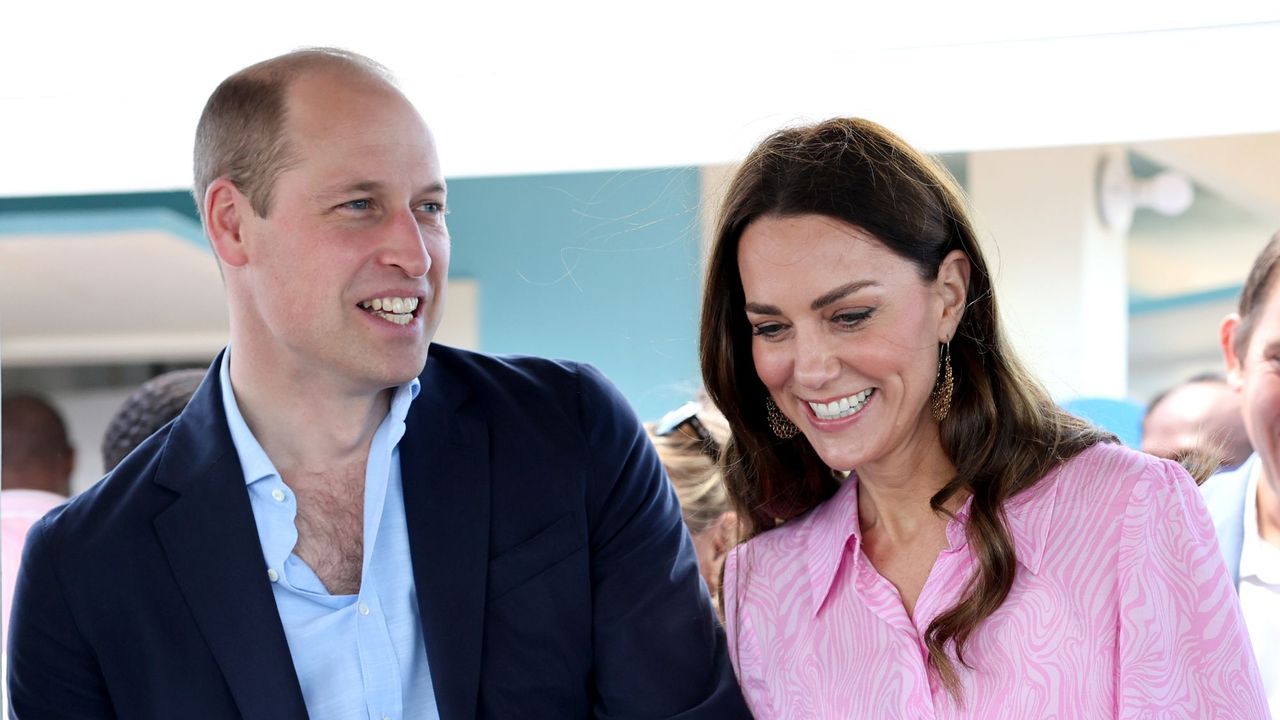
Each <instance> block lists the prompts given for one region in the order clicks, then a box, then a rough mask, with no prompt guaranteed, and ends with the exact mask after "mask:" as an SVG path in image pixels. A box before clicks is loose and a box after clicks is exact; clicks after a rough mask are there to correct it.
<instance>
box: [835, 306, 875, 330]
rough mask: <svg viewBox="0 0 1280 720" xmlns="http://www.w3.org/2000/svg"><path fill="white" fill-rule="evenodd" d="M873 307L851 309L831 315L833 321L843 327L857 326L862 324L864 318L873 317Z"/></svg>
mask: <svg viewBox="0 0 1280 720" xmlns="http://www.w3.org/2000/svg"><path fill="white" fill-rule="evenodd" d="M871 312H872V311H871V308H865V309H862V310H850V311H847V312H842V313H837V314H836V315H833V316H832V317H831V321H832V322H834V323H835V324H837V325H840V326H841V327H850V328H851V327H856V326H857V325H860V324H862V321H863V320H866V319H867V318H869V317H871Z"/></svg>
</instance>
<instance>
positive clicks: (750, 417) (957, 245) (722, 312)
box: [700, 118, 1115, 698]
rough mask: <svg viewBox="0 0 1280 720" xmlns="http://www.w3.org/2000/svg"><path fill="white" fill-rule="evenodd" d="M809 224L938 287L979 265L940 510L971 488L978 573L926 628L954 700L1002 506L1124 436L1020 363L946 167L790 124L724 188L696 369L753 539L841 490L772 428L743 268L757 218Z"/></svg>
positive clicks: (1005, 586)
mask: <svg viewBox="0 0 1280 720" xmlns="http://www.w3.org/2000/svg"><path fill="white" fill-rule="evenodd" d="M800 215H822V216H826V217H830V218H834V219H837V220H840V221H843V222H846V223H849V224H851V225H855V226H857V227H859V228H861V229H863V230H865V231H867V232H869V233H871V234H872V235H874V236H875V237H876V238H878V239H879V240H880V241H881V242H882V243H883V244H884V245H885V247H887V248H888V249H889V250H891V251H892V252H893V253H894V254H896V255H898V256H899V257H901V258H902V259H904V260H906V261H907V262H910V263H911V264H912V265H914V266H915V268H916V270H917V271H918V272H919V276H920V278H921V279H922V280H924V281H932V280H934V279H936V277H937V274H938V268H939V265H940V264H941V262H942V260H943V258H945V257H946V256H947V254H948V253H950V252H951V251H953V250H960V251H961V252H963V253H964V254H965V255H967V256H968V258H969V263H970V267H971V272H970V275H969V284H968V294H967V306H966V309H965V311H964V314H963V316H962V318H961V320H960V324H959V327H958V328H957V332H956V335H955V337H954V338H953V339H952V340H951V345H950V351H951V360H952V363H953V367H954V377H955V389H954V394H953V396H952V400H951V411H950V414H949V415H947V417H946V419H945V420H943V421H942V422H941V424H940V428H939V435H940V438H941V442H942V447H943V450H944V452H945V453H946V455H947V457H948V458H949V459H950V460H951V463H952V464H953V465H954V467H955V468H956V474H955V477H954V478H952V479H951V481H950V482H948V483H947V484H946V485H945V486H944V487H943V488H942V489H941V490H939V491H938V492H937V494H935V495H934V496H933V497H932V498H931V500H930V503H931V505H932V507H933V509H934V510H935V511H937V512H944V513H945V512H946V511H945V510H944V509H943V506H944V503H946V502H947V500H948V499H950V498H951V497H953V496H955V495H956V494H957V493H960V492H962V491H965V492H968V493H971V494H972V496H973V500H972V504H971V506H970V517H969V523H968V530H967V532H968V539H969V544H970V546H971V548H972V551H973V554H974V556H975V557H976V559H977V568H976V569H975V571H974V574H973V576H972V577H971V578H970V580H969V583H968V586H967V588H966V589H965V591H964V594H963V596H962V598H961V600H960V601H959V602H958V603H957V604H956V605H955V606H954V607H952V608H950V609H948V610H947V611H945V612H943V613H942V614H941V615H939V616H938V617H937V618H936V619H935V620H934V621H933V622H932V623H930V625H929V627H928V629H927V630H926V631H925V644H926V647H927V649H928V652H929V659H930V662H931V664H932V666H933V668H934V670H935V671H936V672H937V673H938V675H939V677H940V678H941V680H942V681H943V683H944V684H945V686H946V687H947V688H948V690H949V691H950V692H951V693H952V695H953V696H955V697H957V698H960V684H959V675H958V674H957V671H956V667H955V665H954V664H953V662H952V660H951V658H950V657H949V656H948V654H947V651H946V648H947V647H948V644H949V643H950V644H953V647H954V651H955V657H956V659H957V660H959V662H960V663H961V664H966V663H965V661H964V654H963V651H964V645H965V642H966V641H967V640H968V638H969V636H970V635H971V634H972V633H973V631H974V629H975V628H976V627H977V626H978V625H979V624H980V623H981V622H982V621H983V620H984V619H985V618H987V617H988V616H990V615H991V614H992V613H993V612H994V611H995V610H996V609H997V608H998V607H1000V605H1001V603H1003V602H1004V600H1005V598H1006V597H1007V596H1008V594H1009V588H1010V587H1011V586H1012V584H1013V579H1014V573H1015V569H1016V566H1015V557H1014V547H1013V541H1012V539H1011V536H1010V533H1009V528H1008V527H1007V525H1006V523H1005V519H1004V515H1003V510H1002V508H1003V505H1004V503H1005V502H1006V501H1007V500H1008V499H1009V498H1011V497H1013V496H1014V495H1016V494H1018V493H1019V492H1021V491H1023V490H1026V489H1027V488H1029V487H1031V486H1032V485H1034V484H1035V483H1036V482H1037V481H1038V480H1040V479H1041V478H1042V477H1044V476H1045V474H1046V473H1047V472H1049V470H1050V469H1052V468H1053V467H1054V466H1055V465H1057V464H1059V463H1061V462H1063V461H1065V460H1067V459H1069V458H1071V457H1073V456H1075V455H1076V454H1077V453H1079V452H1081V451H1082V450H1084V449H1086V448H1088V447H1089V446H1091V445H1094V444H1095V443H1099V442H1105V441H1110V442H1114V441H1115V438H1114V437H1113V436H1111V435H1109V434H1107V433H1105V432H1103V431H1101V430H1099V429H1097V428H1095V427H1093V426H1092V425H1090V424H1088V423H1086V422H1084V421H1082V420H1080V419H1078V418H1076V417H1073V416H1071V415H1069V414H1067V413H1066V412H1064V411H1062V410H1061V409H1059V408H1058V406H1057V405H1055V404H1054V402H1053V401H1052V400H1051V399H1050V397H1049V394H1048V393H1047V392H1046V391H1045V389H1044V388H1043V387H1042V386H1041V385H1040V384H1039V383H1038V382H1037V381H1036V380H1035V379H1034V378H1033V377H1032V376H1031V375H1030V374H1029V373H1028V372H1027V370H1026V369H1025V368H1024V367H1023V366H1022V365H1021V363H1019V361H1018V359H1017V358H1016V357H1015V356H1014V354H1013V352H1012V350H1011V349H1010V347H1009V345H1008V343H1007V342H1006V340H1005V339H1004V336H1003V334H1002V332H1001V329H1000V321H999V314H998V312H997V309H996V302H995V297H994V295H993V294H992V288H991V275H990V272H989V270H988V269H987V263H986V260H985V259H984V258H983V256H982V252H981V250H980V249H979V247H978V240H977V237H976V233H975V231H974V228H973V225H972V223H971V222H970V220H969V217H968V213H967V212H966V209H965V206H964V201H963V199H962V195H961V192H960V190H959V188H958V186H957V184H956V182H955V180H954V179H953V178H952V177H951V175H950V174H949V173H948V172H947V171H946V170H945V169H944V168H943V167H942V166H941V165H940V164H938V163H937V162H936V161H934V160H932V159H930V158H928V157H926V156H925V155H923V154H921V153H920V152H918V151H916V150H915V149H914V148H912V147H910V146H909V145H907V144H906V143H905V142H904V141H903V140H901V139H900V138H899V137H897V136H896V135H894V134H893V133H891V132H889V131H888V130H887V129H885V128H883V127H881V126H880V125H877V124H876V123H873V122H869V121H867V120H861V119H847V118H839V119H833V120H828V121H826V122H822V123H819V124H816V125H811V126H805V127H797V128H792V129H785V130H781V131H779V132H776V133H774V134H773V135H771V136H770V137H769V138H767V139H766V140H764V142H762V143H761V144H760V145H759V146H758V147H757V148H756V149H755V150H753V151H752V152H751V154H750V155H749V156H748V157H747V159H746V160H745V161H744V162H743V163H742V165H741V167H739V169H738V171H737V173H736V175H735V176H734V178H733V180H732V182H731V183H730V185H729V188H728V192H727V196H726V198H725V202H724V205H723V207H722V210H721V214H720V218H719V225H718V229H717V233H716V237H715V244H714V246H713V248H712V250H711V256H710V260H709V263H708V269H707V277H706V284H705V287H704V290H703V305H702V329H701V337H700V359H701V364H702V375H703V379H704V382H705V383H706V388H707V391H708V393H709V394H710V396H711V398H712V400H713V401H714V402H715V403H716V405H717V406H719V407H720V409H721V411H722V412H723V413H724V415H725V417H726V418H727V419H728V420H729V425H730V428H731V429H732V431H733V436H732V438H731V439H730V441H729V443H728V444H727V446H726V448H725V450H724V455H723V459H724V463H725V482H726V485H727V487H728V489H729V493H730V496H731V497H732V499H733V502H734V506H735V508H736V510H737V512H738V515H739V517H740V518H741V519H742V521H743V523H744V537H743V539H744V540H746V539H749V538H750V537H752V536H754V535H756V534H759V533H761V532H764V531H767V530H769V529H770V528H773V527H775V526H777V525H780V524H782V523H785V522H786V521H788V520H790V519H791V518H794V517H796V516H798V515H800V514H802V513H804V512H807V511H808V510H810V509H812V508H813V507H815V506H816V505H818V504H819V503H821V502H823V501H824V500H826V499H827V498H829V497H831V495H833V494H834V493H835V491H836V489H837V487H838V482H837V480H836V478H835V476H834V475H833V472H832V470H831V469H830V468H828V467H827V466H826V465H825V464H824V463H823V462H822V460H821V459H820V458H819V457H818V455H817V453H816V452H814V450H813V448H812V447H811V446H810V445H809V443H808V441H807V440H806V439H805V437H804V435H803V434H800V435H797V436H796V437H795V438H793V439H790V440H780V439H778V438H777V437H776V436H775V435H773V434H772V433H771V431H770V429H769V425H768V421H767V420H766V414H765V399H766V398H767V397H768V394H767V390H766V389H765V387H764V385H763V384H762V383H761V382H760V379H759V377H758V376H757V375H756V371H755V367H754V364H753V361H752V354H751V331H750V326H749V324H748V322H747V319H746V312H745V309H744V297H743V289H742V278H741V276H740V275H739V269H738V243H739V240H740V238H741V237H742V233H743V231H744V230H745V229H746V228H747V226H749V225H750V224H751V223H752V222H754V221H756V220H757V219H759V218H762V217H794V216H800ZM921 412H928V409H927V408H926V407H922V408H921ZM726 610H727V611H728V612H734V609H732V608H726ZM966 666H967V664H966Z"/></svg>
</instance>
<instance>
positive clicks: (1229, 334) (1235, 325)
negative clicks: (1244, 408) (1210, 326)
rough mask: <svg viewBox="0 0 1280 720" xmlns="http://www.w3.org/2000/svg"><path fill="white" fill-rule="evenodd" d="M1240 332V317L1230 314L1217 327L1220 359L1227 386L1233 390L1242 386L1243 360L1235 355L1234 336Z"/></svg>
mask: <svg viewBox="0 0 1280 720" xmlns="http://www.w3.org/2000/svg"><path fill="white" fill-rule="evenodd" d="M1239 332H1240V315H1238V314H1237V313H1231V314H1230V315H1228V316H1226V317H1224V318H1222V324H1221V325H1219V326H1218V342H1220V343H1221V344H1222V359H1223V360H1224V361H1226V364H1227V384H1228V385H1230V386H1231V388H1232V389H1233V390H1237V391H1238V390H1240V387H1241V386H1242V385H1244V358H1243V357H1240V356H1239V355H1237V353H1236V335H1237V333H1239Z"/></svg>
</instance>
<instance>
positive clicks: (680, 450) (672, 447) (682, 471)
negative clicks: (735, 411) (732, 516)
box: [645, 402, 733, 535]
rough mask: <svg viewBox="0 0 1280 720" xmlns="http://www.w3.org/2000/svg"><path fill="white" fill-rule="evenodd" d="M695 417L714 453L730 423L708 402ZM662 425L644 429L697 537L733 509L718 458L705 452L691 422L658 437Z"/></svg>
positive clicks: (722, 444) (723, 442)
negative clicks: (708, 438)
mask: <svg viewBox="0 0 1280 720" xmlns="http://www.w3.org/2000/svg"><path fill="white" fill-rule="evenodd" d="M700 406H701V407H700V408H699V409H698V410H697V413H696V414H695V415H693V416H692V417H695V418H696V419H697V421H698V423H700V424H701V425H702V427H703V428H705V429H706V431H707V433H708V434H709V435H710V436H711V439H712V440H713V441H714V442H715V444H716V454H717V455H718V454H719V450H720V449H721V448H723V447H724V445H725V443H726V442H728V440H729V421H728V420H725V418H724V415H721V414H720V411H719V410H716V409H715V408H714V407H713V406H712V405H711V404H710V403H706V402H703V403H700ZM660 425H661V423H648V424H646V425H645V430H646V431H648V433H649V439H650V440H652V441H653V445H654V447H655V448H657V450H658V457H659V459H661V460H662V465H663V467H665V468H666V469H667V476H668V477H670V478H671V485H672V486H673V487H674V488H675V491H676V496H677V497H679V498H680V508H681V509H682V511H683V513H684V522H685V525H687V526H688V527H689V532H690V533H692V534H694V535H698V534H701V533H703V532H706V531H707V530H709V529H710V528H711V527H712V526H714V525H715V524H716V523H717V522H719V520H720V518H721V517H722V516H723V515H724V514H725V513H727V512H731V511H732V510H733V507H732V506H731V504H730V502H729V493H728V491H727V490H725V487H724V475H723V473H721V472H720V464H719V461H718V458H713V457H712V455H711V454H709V453H708V452H707V450H706V444H705V443H704V441H703V440H702V438H701V437H699V435H698V433H697V431H696V430H695V429H694V428H693V426H692V423H691V422H688V421H686V422H682V423H680V424H679V425H676V426H675V427H674V428H672V429H671V430H670V431H669V432H667V433H666V434H664V435H659V434H658V430H659V429H660V428H659V426H660Z"/></svg>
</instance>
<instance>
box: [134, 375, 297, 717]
mask: <svg viewBox="0 0 1280 720" xmlns="http://www.w3.org/2000/svg"><path fill="white" fill-rule="evenodd" d="M220 360H221V357H219V359H218V360H215V361H214V363H213V366H212V368H211V369H210V372H209V374H208V375H206V376H205V379H204V382H202V383H201V385H200V387H199V388H198V389H197V390H196V392H195V394H194V395H193V396H192V398H191V401H190V402H189V403H188V405H187V408H186V409H185V410H183V412H182V414H181V415H179V416H178V419H177V420H175V421H174V424H173V426H172V427H171V428H170V431H169V437H168V439H167V441H166V442H165V444H164V447H163V448H162V449H161V453H162V455H161V458H160V462H159V466H158V469H157V472H156V475H155V478H154V480H155V482H156V483H158V484H159V485H162V486H164V487H167V488H169V489H170V490H173V491H174V492H176V493H177V494H178V497H177V499H175V500H174V502H173V503H172V504H171V505H170V506H169V507H168V508H166V509H165V510H164V511H162V512H161V513H160V514H159V515H157V516H156V518H155V521H154V526H155V529H156V533H157V535H158V537H159V540H160V545H161V547H162V548H163V550H164V553H165V556H166V557H167V558H168V560H169V566H170V568H171V570H172V572H173V575H174V578H175V579H176V581H177V584H178V586H179V588H180V589H181V591H182V594H183V596H184V597H185V599H186V601H187V605H188V607H189V608H190V610H191V614H192V616H193V617H194V619H195V622H196V625H197V626H198V627H199V628H200V632H201V634H202V635H203V636H204V638H205V641H206V642H207V643H208V646H209V649H210V651H211V652H212V653H213V655H214V658H215V660H216V661H217V663H218V666H219V667H220V668H221V670H222V674H223V678H224V679H225V680H226V682H227V686H228V687H229V689H230V691H231V694H232V696H233V697H234V698H235V701H236V705H237V706H238V707H239V709H240V712H241V714H242V715H243V716H244V717H245V718H246V719H249V718H253V719H257V718H261V719H262V720H268V719H269V718H270V719H272V720H274V719H277V718H282V717H283V718H305V717H306V716H307V711H306V706H305V703H304V702H303V699H302V688H301V686H300V685H299V684H298V678H297V674H296V673H295V672H294V670H293V657H292V655H291V654H290V653H289V645H288V641H287V640H286V639H285V635H284V626H283V625H282V624H281V622H280V614H279V611H278V610H277V608H276V603H275V597H274V596H273V594H272V592H271V583H270V581H269V580H268V578H267V569H266V562H265V561H264V560H263V557H262V548H261V546H260V545H259V543H258V534H257V530H256V526H255V524H254V519H253V510H252V508H251V507H250V505H249V496H248V493H247V491H246V490H245V484H244V474H243V471H242V470H241V468H240V461H239V458H238V457H237V456H236V453H235V448H234V446H233V445H232V442H231V436H230V433H229V432H228V430H227V422H226V417H225V416H224V414H223V410H222V400H221V388H220V383H219V381H218V372H217V370H218V363H219V362H220Z"/></svg>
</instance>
